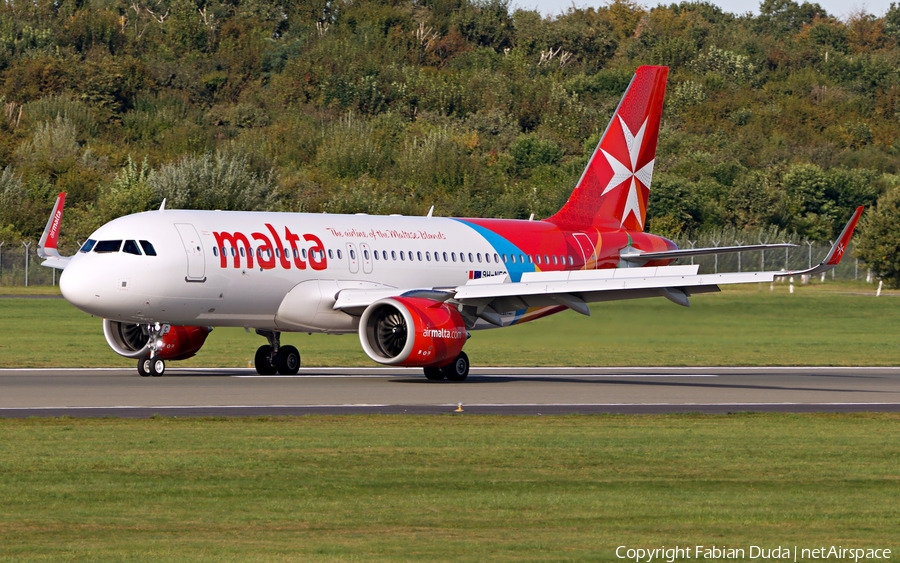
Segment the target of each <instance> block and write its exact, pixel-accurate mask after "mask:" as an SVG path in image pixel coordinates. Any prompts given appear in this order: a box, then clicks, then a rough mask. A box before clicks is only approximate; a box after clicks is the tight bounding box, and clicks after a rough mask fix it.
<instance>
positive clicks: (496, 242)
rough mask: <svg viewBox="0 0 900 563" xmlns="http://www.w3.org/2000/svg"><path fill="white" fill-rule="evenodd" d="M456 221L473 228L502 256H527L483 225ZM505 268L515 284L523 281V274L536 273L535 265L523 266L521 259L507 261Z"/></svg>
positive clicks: (526, 264)
mask: <svg viewBox="0 0 900 563" xmlns="http://www.w3.org/2000/svg"><path fill="white" fill-rule="evenodd" d="M454 220H455V221H459V222H460V223H462V224H463V225H466V226H468V227H471V228H472V229H473V230H474V231H475V232H477V233H478V234H479V235H481V236H482V237H484V239H485V240H486V241H488V244H490V245H491V246H492V247H494V250H495V251H496V252H497V253H498V254H500V255H503V254H505V255H507V256H508V257H509V256H512V255H513V254H515V255H517V256H524V255H525V254H526V253H525V252H524V251H523V250H522V249H520V248H519V247H517V246H516V245H514V244H513V243H511V242H509V241H508V240H506V239H505V238H503V237H502V236H500V235H498V234H497V233H495V232H494V231H491V230H489V229H486V228H485V227H482V226H481V225H475V224H474V223H469V222H468V221H463V220H462V219H454ZM505 266H506V271H507V272H509V279H510V280H512V281H514V282H518V281H519V280H521V279H522V274H524V273H525V272H534V271H535V269H534V264H528V263H524V264H523V263H521V262H520V261H519V259H516V261H515V262H512V261H511V260H510V261H507V262H506V264H505Z"/></svg>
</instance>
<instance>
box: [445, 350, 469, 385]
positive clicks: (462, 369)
mask: <svg viewBox="0 0 900 563" xmlns="http://www.w3.org/2000/svg"><path fill="white" fill-rule="evenodd" d="M441 372H442V373H443V374H444V375H446V376H447V379H449V380H450V381H465V380H466V377H468V376H469V356H467V355H466V353H465V352H460V353H459V356H456V359H455V360H453V363H452V364H449V365H446V366H444V367H442V368H441Z"/></svg>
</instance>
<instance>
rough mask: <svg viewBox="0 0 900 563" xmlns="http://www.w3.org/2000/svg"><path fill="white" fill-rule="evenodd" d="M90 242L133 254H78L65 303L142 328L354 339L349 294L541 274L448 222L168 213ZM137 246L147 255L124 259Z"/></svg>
mask: <svg viewBox="0 0 900 563" xmlns="http://www.w3.org/2000/svg"><path fill="white" fill-rule="evenodd" d="M90 239H91V240H93V241H96V242H95V244H100V243H101V242H106V243H107V244H106V245H105V248H107V249H108V248H111V247H112V246H114V244H115V243H114V242H111V241H123V247H122V249H120V250H119V251H107V252H97V251H96V250H92V251H90V252H84V251H80V252H78V253H76V255H75V256H74V257H72V259H71V261H70V262H69V264H68V265H67V267H66V269H65V271H64V273H63V276H62V278H61V280H60V289H61V290H62V293H63V296H64V297H65V298H66V299H67V300H68V301H69V302H70V303H72V304H73V305H75V306H76V307H78V308H79V309H82V310H83V311H85V312H87V313H90V314H92V315H96V316H98V317H103V318H107V319H113V320H118V321H123V322H135V323H146V322H164V323H171V324H179V325H209V326H245V327H254V328H259V329H267V330H283V331H303V332H354V331H355V330H356V328H357V323H358V318H357V317H354V316H352V315H348V314H346V313H344V312H341V311H334V310H333V309H332V306H333V305H334V302H335V294H336V293H337V292H338V291H340V290H341V289H361V288H362V289H364V288H369V289H373V290H374V289H384V290H388V289H396V290H397V293H401V292H402V291H404V290H406V289H412V288H431V287H447V286H457V285H461V284H465V283H466V282H467V281H468V280H469V279H471V278H473V277H488V276H495V275H504V274H507V273H515V272H516V271H517V270H518V271H519V272H521V271H533V269H534V267H533V266H531V265H530V264H528V263H527V262H526V263H522V262H521V260H519V261H517V262H516V263H504V261H503V259H501V258H500V256H501V254H505V253H507V252H509V253H513V252H517V250H516V249H515V248H514V247H512V248H497V247H496V242H495V244H494V245H492V244H491V243H490V242H488V240H486V238H485V237H484V236H482V235H481V234H480V233H479V232H478V231H477V230H476V229H475V228H473V227H472V226H470V225H468V224H467V223H465V222H463V221H459V220H456V219H447V218H438V217H433V218H432V217H401V216H370V215H329V214H303V213H260V212H228V211H186V210H165V211H153V212H146V213H140V214H136V215H129V216H127V217H122V218H120V219H116V220H114V221H112V222H110V223H107V224H106V225H103V226H102V227H100V228H99V229H97V231H96V232H94V233H93V234H92V235H91V237H90ZM128 241H135V242H137V243H138V244H137V247H138V248H139V250H138V252H137V253H134V252H133V249H134V246H135V245H129V248H131V249H132V252H131V253H129V252H126V251H124V250H125V243H127V242H128ZM141 241H144V242H149V243H151V244H152V247H153V249H154V250H155V252H156V255H155V256H150V255H147V253H146V252H145V250H146V249H144V248H141V247H142V246H143V244H144V242H141ZM95 248H96V247H95ZM285 251H286V252H285ZM223 252H224V256H223ZM474 272H477V274H475V273H474Z"/></svg>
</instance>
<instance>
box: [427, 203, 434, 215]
mask: <svg viewBox="0 0 900 563" xmlns="http://www.w3.org/2000/svg"><path fill="white" fill-rule="evenodd" d="M432 213H434V206H433V205H432V206H431V209H429V210H428V215H426V217H431V214H432Z"/></svg>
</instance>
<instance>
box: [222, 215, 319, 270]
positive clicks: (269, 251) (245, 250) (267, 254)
mask: <svg viewBox="0 0 900 563" xmlns="http://www.w3.org/2000/svg"><path fill="white" fill-rule="evenodd" d="M265 226H266V230H268V231H269V235H271V238H270V236H269V235H266V234H265V233H261V232H254V233H250V237H249V238H248V237H247V235H245V234H244V233H240V232H234V233H229V232H224V231H222V232H219V231H215V232H213V236H214V237H215V239H216V247H217V249H218V252H219V257H220V261H219V266H220V267H222V268H227V267H228V254H229V253H231V254H233V255H234V256H233V261H232V267H233V268H240V267H241V261H242V259H246V264H247V267H248V268H252V267H253V253H254V252H255V253H256V263H257V264H259V267H260V268H261V269H263V270H271V269H273V268H275V266H276V264H278V265H280V266H281V267H282V268H283V269H285V270H290V269H291V258H293V263H294V267H295V268H297V269H298V270H305V269H306V262H305V261H304V260H303V250H306V251H307V257H308V260H309V266H310V267H311V268H312V269H313V270H324V269H325V268H327V267H328V259H327V258H326V257H325V245H323V244H322V239H320V238H319V237H317V236H316V235H314V234H311V233H306V234H304V235H303V240H304V241H306V242H308V243H309V242H311V243H313V244H312V245H309V246H304V247H302V248H301V247H298V243H299V242H300V235H297V234H294V233H293V232H291V230H290V229H289V228H288V227H285V228H284V239H285V240H286V241H287V242H288V244H289V245H290V249H288V248H287V247H285V245H284V243H283V242H282V241H281V237H280V236H279V235H278V231H276V230H275V227H273V226H272V225H270V224H269V223H266V224H265ZM250 239H253V240H254V241H257V242H258V244H257V245H256V248H255V250H254V247H253V245H252V244H251V242H250ZM232 249H234V250H233V251H232ZM289 254H290V256H288V255H289Z"/></svg>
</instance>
